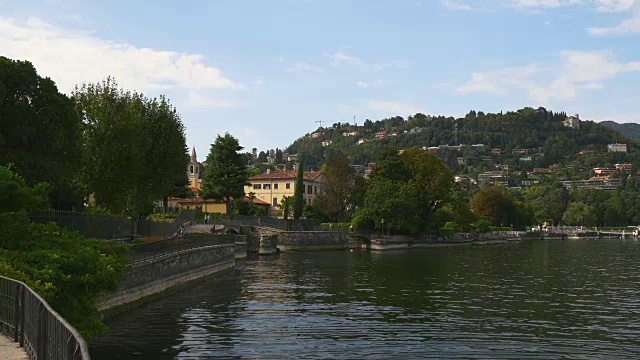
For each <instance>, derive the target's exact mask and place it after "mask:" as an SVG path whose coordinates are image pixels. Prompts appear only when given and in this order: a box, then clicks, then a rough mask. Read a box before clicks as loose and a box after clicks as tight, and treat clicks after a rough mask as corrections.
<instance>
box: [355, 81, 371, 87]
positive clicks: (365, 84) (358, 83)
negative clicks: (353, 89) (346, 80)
mask: <svg viewBox="0 0 640 360" xmlns="http://www.w3.org/2000/svg"><path fill="white" fill-rule="evenodd" d="M356 85H358V87H361V88H366V87H369V83H368V82H366V81H358V82H357V83H356Z"/></svg>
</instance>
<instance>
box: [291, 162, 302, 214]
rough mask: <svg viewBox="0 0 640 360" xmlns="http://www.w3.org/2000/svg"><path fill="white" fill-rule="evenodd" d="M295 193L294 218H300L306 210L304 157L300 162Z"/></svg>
mask: <svg viewBox="0 0 640 360" xmlns="http://www.w3.org/2000/svg"><path fill="white" fill-rule="evenodd" d="M293 194H294V195H293V197H294V200H293V219H294V220H298V219H300V217H301V216H302V212H303V211H304V159H302V158H301V159H300V163H299V164H298V176H297V177H296V186H295V189H294V193H293Z"/></svg>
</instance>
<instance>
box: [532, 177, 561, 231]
mask: <svg viewBox="0 0 640 360" xmlns="http://www.w3.org/2000/svg"><path fill="white" fill-rule="evenodd" d="M523 193H524V200H525V203H526V204H527V206H528V207H529V208H530V209H531V210H532V212H533V215H534V217H535V219H536V221H537V222H538V223H539V224H541V223H544V222H550V223H552V224H559V223H560V221H561V220H562V214H564V211H565V209H566V208H567V204H568V202H569V192H568V191H567V189H565V188H564V186H562V184H560V183H559V182H557V181H556V182H551V183H548V184H541V185H536V186H532V187H530V188H528V189H526V190H525V191H524V192H523Z"/></svg>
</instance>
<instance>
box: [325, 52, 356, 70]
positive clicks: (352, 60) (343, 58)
mask: <svg viewBox="0 0 640 360" xmlns="http://www.w3.org/2000/svg"><path fill="white" fill-rule="evenodd" d="M330 57H331V65H333V66H341V65H355V66H360V65H364V63H363V62H362V60H360V59H359V58H357V57H355V56H352V55H348V54H345V53H343V52H342V51H338V52H336V53H334V54H331V56H330Z"/></svg>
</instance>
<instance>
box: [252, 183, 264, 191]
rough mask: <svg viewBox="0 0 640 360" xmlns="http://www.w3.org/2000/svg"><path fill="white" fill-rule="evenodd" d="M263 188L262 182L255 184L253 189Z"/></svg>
mask: <svg viewBox="0 0 640 360" xmlns="http://www.w3.org/2000/svg"><path fill="white" fill-rule="evenodd" d="M260 189H262V185H260V184H253V190H260Z"/></svg>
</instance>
